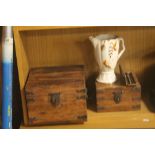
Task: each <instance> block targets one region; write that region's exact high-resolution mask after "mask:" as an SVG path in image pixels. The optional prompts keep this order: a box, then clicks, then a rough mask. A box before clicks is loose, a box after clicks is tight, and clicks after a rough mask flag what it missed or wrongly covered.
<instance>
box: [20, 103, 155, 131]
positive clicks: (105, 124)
mask: <svg viewBox="0 0 155 155" xmlns="http://www.w3.org/2000/svg"><path fill="white" fill-rule="evenodd" d="M147 103H148V102H147ZM148 104H149V103H148ZM148 107H149V108H148ZM151 109H152V110H153V109H154V107H151ZM20 128H21V129H27V128H30V129H37V128H41V129H103V128H155V113H154V112H151V111H150V105H146V103H144V102H143V101H142V103H141V110H139V111H127V112H104V113H96V112H94V111H92V110H88V121H87V122H85V123H84V124H68V125H49V126H35V127H26V126H24V125H21V127H20Z"/></svg>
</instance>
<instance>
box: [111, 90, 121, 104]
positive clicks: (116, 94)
mask: <svg viewBox="0 0 155 155" xmlns="http://www.w3.org/2000/svg"><path fill="white" fill-rule="evenodd" d="M113 95H114V97H113V99H114V101H115V103H116V104H119V103H120V102H121V96H122V92H121V91H120V92H113Z"/></svg>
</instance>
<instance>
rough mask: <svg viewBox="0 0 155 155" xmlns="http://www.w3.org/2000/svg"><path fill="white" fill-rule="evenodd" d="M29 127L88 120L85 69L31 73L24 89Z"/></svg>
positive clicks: (34, 70)
mask: <svg viewBox="0 0 155 155" xmlns="http://www.w3.org/2000/svg"><path fill="white" fill-rule="evenodd" d="M25 96H26V102H27V109H28V119H29V121H28V122H29V125H40V124H59V123H83V122H84V121H86V120H87V111H86V88H85V76H84V67H83V66H80V65H77V66H66V67H42V68H35V69H31V70H30V73H29V76H28V80H27V83H26V86H25Z"/></svg>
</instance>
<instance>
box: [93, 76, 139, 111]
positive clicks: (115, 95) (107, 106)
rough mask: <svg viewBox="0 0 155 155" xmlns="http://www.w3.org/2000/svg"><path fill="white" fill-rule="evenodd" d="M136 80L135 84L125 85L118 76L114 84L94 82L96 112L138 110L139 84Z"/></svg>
mask: <svg viewBox="0 0 155 155" xmlns="http://www.w3.org/2000/svg"><path fill="white" fill-rule="evenodd" d="M134 77H135V80H136V85H135V86H126V85H124V83H123V80H122V79H121V78H119V80H118V81H116V83H114V84H102V83H99V82H96V109H97V111H98V112H112V111H128V110H139V109H140V103H141V86H140V84H139V82H138V80H137V78H136V76H135V75H134Z"/></svg>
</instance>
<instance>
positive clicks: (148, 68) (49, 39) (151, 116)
mask: <svg viewBox="0 0 155 155" xmlns="http://www.w3.org/2000/svg"><path fill="white" fill-rule="evenodd" d="M59 29H60V31H59ZM63 29H64V30H63ZM44 30H45V31H44ZM103 33H108V34H117V35H118V36H121V37H123V38H124V40H125V45H126V49H127V51H126V52H125V53H124V55H123V57H122V59H121V60H120V61H119V63H121V64H123V68H124V69H125V70H128V71H132V72H134V73H136V75H137V77H138V79H139V81H140V82H141V85H142V88H143V89H146V90H149V91H150V90H151V89H152V88H153V83H154V79H155V78H154V70H155V65H154V64H155V62H154V57H155V54H154V52H153V51H154V50H155V44H154V42H155V27H89V26H43V27H42V26H18V27H14V38H15V47H16V57H17V67H18V71H19V83H20V93H21V99H22V111H23V115H24V122H25V123H28V116H27V107H26V101H25V94H24V86H25V82H26V80H27V76H28V73H29V70H30V69H31V68H34V67H43V66H62V65H73V64H84V65H85V67H86V80H87V81H88V82H91V77H92V76H94V74H95V73H96V72H97V71H98V69H97V64H96V61H95V59H94V49H93V46H92V45H91V43H90V41H89V39H88V37H89V36H92V35H93V36H95V35H98V34H103ZM90 62H91V63H90ZM116 70H118V68H116ZM148 105H149V104H147V102H145V103H144V102H142V108H141V110H140V111H130V112H107V113H96V112H94V111H91V110H88V121H87V122H86V123H84V124H80V125H76V124H74V125H73V124H72V125H57V126H39V127H38V126H37V127H25V126H23V125H21V128H155V110H152V109H153V108H150V107H149V106H148ZM150 109H151V110H150ZM153 111H154V112H153Z"/></svg>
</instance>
